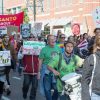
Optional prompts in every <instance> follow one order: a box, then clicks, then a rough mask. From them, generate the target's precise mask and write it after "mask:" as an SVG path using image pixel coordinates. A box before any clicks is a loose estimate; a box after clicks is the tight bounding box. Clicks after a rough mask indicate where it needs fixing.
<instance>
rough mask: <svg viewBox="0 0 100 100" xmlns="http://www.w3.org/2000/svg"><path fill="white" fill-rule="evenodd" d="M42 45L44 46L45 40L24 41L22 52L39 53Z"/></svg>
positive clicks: (28, 53) (27, 53)
mask: <svg viewBox="0 0 100 100" xmlns="http://www.w3.org/2000/svg"><path fill="white" fill-rule="evenodd" d="M43 47H45V42H39V41H24V42H23V54H24V55H39V54H40V51H41V49H42V48H43Z"/></svg>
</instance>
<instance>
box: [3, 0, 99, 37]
mask: <svg viewBox="0 0 100 100" xmlns="http://www.w3.org/2000/svg"><path fill="white" fill-rule="evenodd" d="M35 1H36V2H35V6H36V11H35V10H34V7H33V6H34V0H4V9H5V13H12V14H15V13H18V12H20V11H21V9H22V8H27V9H28V15H29V17H30V21H31V22H34V17H36V20H35V21H36V22H42V23H43V26H45V25H47V26H50V29H52V28H53V29H56V28H61V26H65V25H67V24H68V25H69V23H70V25H71V24H72V23H78V24H80V26H81V30H82V33H84V32H88V33H89V34H90V35H93V30H94V28H95V27H96V26H95V23H94V20H93V16H92V12H93V11H94V10H95V9H96V8H97V7H100V0H35ZM34 12H35V13H36V15H34ZM60 24H61V25H60ZM70 25H69V26H70ZM56 26H57V27H56ZM59 26H60V27H59ZM66 27H67V26H66ZM51 32H53V31H51ZM67 32H70V29H68V28H67ZM66 34H67V33H66Z"/></svg>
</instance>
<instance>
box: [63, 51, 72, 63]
mask: <svg viewBox="0 0 100 100" xmlns="http://www.w3.org/2000/svg"><path fill="white" fill-rule="evenodd" d="M73 56H74V54H73V53H72V54H71V55H70V56H67V55H66V54H65V52H64V53H63V57H64V60H65V62H66V64H69V63H70V61H71V59H72V58H73Z"/></svg>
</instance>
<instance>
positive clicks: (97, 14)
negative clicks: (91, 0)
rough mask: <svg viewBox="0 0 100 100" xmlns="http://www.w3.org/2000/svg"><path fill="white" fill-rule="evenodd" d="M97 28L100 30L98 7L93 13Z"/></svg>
mask: <svg viewBox="0 0 100 100" xmlns="http://www.w3.org/2000/svg"><path fill="white" fill-rule="evenodd" d="M92 16H93V19H94V22H95V24H96V27H98V28H100V7H97V8H96V9H95V10H94V11H93V13H92Z"/></svg>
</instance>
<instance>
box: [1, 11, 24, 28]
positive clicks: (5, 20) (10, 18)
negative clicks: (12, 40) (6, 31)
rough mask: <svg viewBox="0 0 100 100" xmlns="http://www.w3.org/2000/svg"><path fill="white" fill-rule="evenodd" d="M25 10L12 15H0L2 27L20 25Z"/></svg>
mask: <svg viewBox="0 0 100 100" xmlns="http://www.w3.org/2000/svg"><path fill="white" fill-rule="evenodd" d="M23 18H24V12H21V13H18V14H11V15H0V27H1V26H6V27H7V26H9V25H14V26H18V27H20V24H22V23H23Z"/></svg>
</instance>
